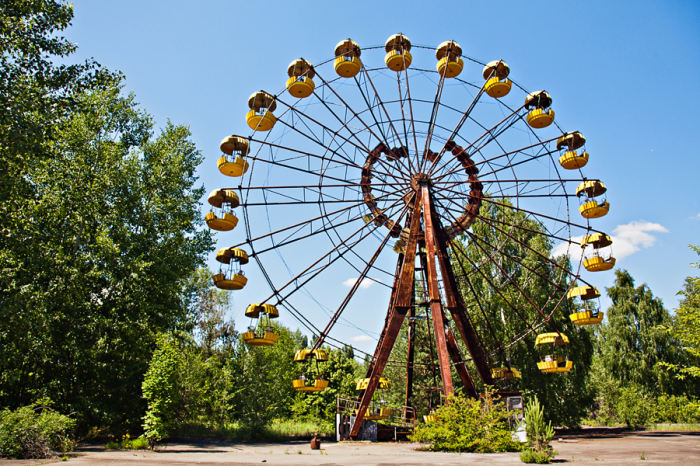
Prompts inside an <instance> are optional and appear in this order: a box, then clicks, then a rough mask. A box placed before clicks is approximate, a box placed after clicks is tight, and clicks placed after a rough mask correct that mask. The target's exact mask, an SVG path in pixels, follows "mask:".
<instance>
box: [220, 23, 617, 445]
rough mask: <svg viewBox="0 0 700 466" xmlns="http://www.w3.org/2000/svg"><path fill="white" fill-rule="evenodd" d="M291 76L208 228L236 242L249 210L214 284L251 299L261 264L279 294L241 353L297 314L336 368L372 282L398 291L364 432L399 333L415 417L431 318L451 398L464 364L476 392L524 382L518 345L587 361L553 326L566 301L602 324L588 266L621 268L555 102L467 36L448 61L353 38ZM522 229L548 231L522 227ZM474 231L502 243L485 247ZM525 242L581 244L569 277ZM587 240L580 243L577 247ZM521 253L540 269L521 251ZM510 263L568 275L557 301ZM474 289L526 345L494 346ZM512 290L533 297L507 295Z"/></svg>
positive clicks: (249, 143) (257, 318) (260, 121)
mask: <svg viewBox="0 0 700 466" xmlns="http://www.w3.org/2000/svg"><path fill="white" fill-rule="evenodd" d="M414 55H415V57H414ZM432 55H434V58H433V57H432ZM435 60H437V62H435ZM432 66H435V69H433V68H432ZM287 74H288V79H287V81H286V85H285V86H284V88H283V89H282V90H281V91H280V92H279V93H277V94H274V93H269V92H266V91H259V92H255V93H254V94H253V95H251V97H250V99H249V101H248V106H249V112H248V113H247V115H246V122H247V124H248V126H249V127H250V129H251V133H250V135H249V136H236V135H232V136H228V137H226V138H224V140H223V141H222V143H221V150H222V152H223V154H222V156H221V158H220V159H219V160H218V168H219V170H220V172H221V173H222V174H224V175H227V176H230V177H234V178H237V179H238V180H239V181H240V184H239V185H238V186H235V187H232V188H222V189H217V190H215V191H213V192H212V194H211V195H210V196H209V203H210V204H211V206H212V211H211V212H210V213H209V214H207V218H206V220H207V224H208V225H209V226H210V227H211V228H213V229H216V230H223V231H227V230H232V229H234V228H235V227H236V226H237V224H238V223H239V221H238V218H237V217H236V216H235V212H236V211H239V212H240V211H242V218H243V222H242V223H243V224H244V225H243V228H241V227H240V226H239V227H238V229H239V230H241V229H242V230H243V231H244V232H245V236H246V238H245V240H241V241H239V244H236V245H235V246H231V247H228V248H224V249H222V250H220V251H219V252H218V253H217V260H218V261H219V262H221V263H222V267H221V270H220V271H219V272H218V273H217V274H216V275H215V276H214V284H215V285H216V286H217V287H219V288H222V289H230V290H236V289H241V288H243V287H244V286H245V285H246V283H247V278H246V276H245V273H244V268H245V267H243V266H245V264H247V263H248V262H249V261H250V260H251V259H254V260H255V262H256V263H257V265H258V266H259V268H260V270H261V272H262V276H263V277H264V278H265V280H266V281H267V282H268V284H269V286H270V289H271V294H270V295H269V296H267V297H266V298H265V299H263V300H261V302H260V303H254V304H251V305H250V306H248V308H247V310H246V315H247V316H249V317H251V319H252V325H251V327H250V328H249V330H248V332H246V333H245V334H244V335H243V339H244V341H245V342H246V343H247V344H249V345H257V346H265V345H272V344H275V343H276V342H277V335H276V334H275V332H274V328H273V327H272V326H271V325H270V324H269V320H270V319H273V318H276V317H278V315H279V312H280V311H279V310H278V308H279V309H284V310H286V311H287V312H288V313H290V314H291V315H292V316H294V317H295V318H296V319H297V320H298V321H299V322H300V323H301V324H302V325H303V326H304V327H305V328H306V329H307V330H308V331H309V332H310V333H312V334H313V335H314V336H315V337H317V338H316V340H315V343H314V345H313V347H312V348H309V349H306V350H303V351H300V352H299V353H297V355H296V357H295V360H298V361H308V360H315V361H316V363H317V364H318V363H319V362H320V363H321V364H322V363H323V361H324V360H327V358H328V355H327V354H326V352H325V351H324V350H323V349H322V345H323V344H329V345H331V346H339V345H344V344H345V343H344V342H343V341H341V340H340V339H338V338H337V337H335V336H334V335H333V332H332V330H333V328H334V326H335V325H336V323H338V322H339V320H341V319H343V313H344V311H346V310H347V309H348V308H349V307H352V306H351V303H352V302H353V299H354V298H356V296H357V292H358V289H360V288H361V287H362V286H363V284H372V283H374V284H377V286H383V287H385V288H386V289H387V291H389V295H390V298H389V302H388V303H376V304H373V307H374V308H373V309H372V310H371V311H372V312H384V311H383V310H381V309H382V305H387V304H388V310H387V311H386V318H385V321H384V326H383V329H382V330H381V333H380V334H379V337H378V344H377V347H376V350H375V352H374V353H373V354H371V355H370V356H371V362H370V365H369V370H368V373H367V375H366V379H364V380H362V381H360V383H358V387H360V395H359V398H358V401H359V403H358V409H357V412H356V413H355V414H356V418H357V420H358V421H357V422H355V425H354V426H353V428H352V433H351V435H353V436H355V435H357V432H358V429H359V427H360V424H361V420H362V419H368V418H369V417H368V413H367V408H368V406H369V405H370V401H371V399H372V396H373V394H374V392H375V390H376V389H377V388H378V387H379V385H380V384H381V383H385V380H384V379H383V378H381V376H382V373H383V371H384V369H385V367H386V365H387V363H389V358H390V353H391V350H392V348H393V346H394V343H395V341H396V338H397V335H398V334H399V331H400V329H401V327H402V325H408V326H409V330H408V331H409V351H408V356H407V361H403V363H404V364H405V366H406V368H407V371H408V374H407V380H408V383H407V393H406V404H407V405H410V393H409V392H410V390H411V388H410V387H411V383H410V380H411V377H412V368H413V361H412V353H411V348H410V344H411V339H410V335H411V332H415V329H414V328H413V327H412V326H414V325H415V319H416V318H417V316H419V315H421V314H422V315H423V316H424V318H425V319H426V320H427V321H428V322H429V325H430V327H431V328H432V337H431V338H434V347H435V356H436V360H437V366H438V367H439V375H440V379H441V382H442V387H441V389H442V392H443V393H444V394H450V393H452V392H453V390H454V388H453V383H452V373H451V368H452V367H454V368H455V369H456V373H457V374H458V376H459V378H460V380H461V382H462V384H463V386H464V390H465V392H466V393H467V394H469V395H471V396H478V394H477V391H476V388H475V384H474V377H478V378H480V379H481V380H482V381H483V382H484V383H488V384H494V383H496V382H498V380H510V379H514V378H517V377H519V373H518V370H517V369H516V368H514V367H511V366H510V364H509V362H508V361H509V360H508V357H507V355H506V353H507V351H508V348H510V347H511V346H512V345H513V344H514V343H515V342H516V341H521V340H522V339H523V338H525V337H527V336H528V335H533V334H537V333H539V334H538V335H537V338H536V341H535V344H537V345H539V346H541V347H544V348H546V350H545V351H543V352H542V354H543V356H542V360H541V362H540V363H538V368H539V369H540V370H541V371H542V372H545V373H557V372H567V371H570V370H571V368H572V361H570V360H568V358H567V357H566V353H565V351H563V350H562V349H563V348H565V346H566V344H567V343H568V341H569V340H568V337H567V336H566V335H564V334H563V333H561V332H560V331H559V330H558V329H557V327H556V325H554V323H553V322H554V319H553V316H555V313H556V312H557V310H558V309H560V308H561V304H562V303H563V302H567V300H568V301H569V302H572V303H574V304H575V305H574V306H573V307H572V306H568V308H569V309H573V310H572V311H571V313H570V315H568V319H570V321H571V322H573V323H574V324H577V325H591V324H597V323H600V321H601V320H602V317H603V316H602V313H600V312H599V311H598V309H597V308H596V306H595V305H590V302H589V301H588V300H592V299H595V298H597V297H598V296H599V292H598V290H597V289H596V288H595V287H594V286H592V285H590V284H588V283H587V282H586V281H585V280H583V279H582V278H581V277H580V275H579V274H578V271H579V270H580V266H581V265H583V266H584V268H585V269H587V270H589V271H602V270H609V269H611V268H612V267H613V265H614V258H613V257H612V255H611V252H610V245H611V243H612V241H611V239H610V237H609V236H607V235H605V234H604V233H602V232H600V231H596V230H594V229H592V228H591V226H590V224H589V220H590V219H595V218H599V217H602V216H604V215H605V214H606V213H607V212H608V209H609V207H610V205H609V203H608V202H607V200H606V199H605V192H606V187H605V185H604V184H603V183H602V182H600V180H597V179H588V178H586V177H584V175H583V172H582V170H581V169H582V168H583V167H584V166H585V165H586V164H587V162H588V158H589V155H588V152H587V151H586V147H585V143H586V140H585V138H584V136H583V135H582V134H581V133H580V132H578V131H565V130H563V129H562V128H560V127H559V126H558V124H557V123H556V122H555V113H554V110H553V99H552V97H551V96H550V95H549V94H548V93H547V92H545V91H537V92H528V91H526V90H525V89H524V88H523V87H521V86H520V85H519V84H517V83H516V82H515V81H513V80H511V78H512V76H511V73H510V68H509V66H508V65H507V64H506V62H504V61H503V60H496V61H491V62H488V63H485V62H482V61H479V60H477V59H474V58H470V57H468V56H466V55H465V54H463V50H462V48H461V47H460V45H459V44H457V43H456V42H455V41H447V42H444V43H442V44H440V45H439V46H438V47H437V48H435V47H427V46H418V45H412V44H411V42H410V40H409V39H408V37H406V36H405V35H403V34H395V35H393V36H391V37H390V38H389V39H388V40H387V41H386V44H385V45H384V46H376V47H367V48H361V47H360V46H359V45H358V44H357V43H355V42H354V41H352V40H350V39H348V40H344V41H341V42H340V43H338V45H337V46H336V48H335V57H334V58H332V59H329V60H326V61H323V62H320V63H316V64H312V63H311V62H309V61H307V60H306V59H303V58H302V59H297V60H294V61H293V62H292V63H291V64H290V65H289V67H288V70H287ZM576 198H578V202H576ZM574 202H576V203H577V204H579V205H578V206H572V204H573V203H574ZM489 206H492V207H493V206H497V207H498V208H502V209H505V210H508V211H512V212H514V213H518V214H519V216H511V217H510V218H511V219H510V220H508V221H506V222H504V221H502V220H498V219H494V218H492V217H489V216H487V215H484V211H485V210H487V208H488V207H489ZM523 219H528V220H530V221H533V222H536V224H537V225H539V226H540V228H538V229H536V230H533V229H532V228H528V227H526V226H524V223H523ZM477 222H482V223H483V224H484V225H485V226H486V227H487V228H488V229H489V230H490V231H491V232H492V233H493V234H492V235H491V236H489V237H488V238H486V237H482V236H480V235H478V234H475V233H474V232H473V231H472V230H473V229H472V226H473V225H474V224H475V223H477ZM518 230H528V231H530V232H531V233H532V232H534V233H535V234H536V235H540V236H542V237H543V238H545V239H546V240H547V241H553V242H554V241H558V242H560V243H561V244H564V245H565V246H566V247H567V249H568V245H571V244H576V243H580V245H581V247H582V248H583V255H582V256H581V258H580V262H579V263H578V264H574V266H572V267H566V266H563V265H562V264H561V262H559V261H557V260H555V258H553V257H550V256H548V255H545V254H542V253H541V252H538V251H537V250H535V249H534V248H532V247H531V246H529V245H528V244H524V243H522V242H521V241H520V240H519V239H518V235H517V233H518ZM579 236H580V237H582V239H581V240H580V241H579V240H574V239H572V238H574V237H579ZM465 243H470V244H473V245H474V247H476V248H477V249H478V250H480V251H481V252H482V253H483V255H482V260H481V261H480V262H478V261H477V262H475V261H473V260H472V258H470V257H469V256H468V255H467V254H466V252H465V249H464V247H460V244H465ZM513 244H517V245H518V246H519V247H520V248H524V249H525V250H528V252H529V253H530V255H531V256H534V257H535V260H534V261H532V260H530V261H529V262H528V261H525V260H523V259H521V258H520V259H519V258H518V257H516V256H514V255H513V254H512V252H509V251H511V250H510V249H509V245H513ZM505 259H507V260H511V261H515V263H516V264H517V265H518V267H519V268H522V269H527V270H528V271H530V272H532V273H533V274H535V275H538V276H543V277H544V276H555V277H558V278H557V279H555V280H554V282H553V283H552V284H553V285H554V289H555V292H553V293H552V294H551V296H548V297H547V298H546V299H544V300H542V299H540V300H539V302H537V303H536V302H535V301H536V300H535V299H533V298H531V297H530V296H528V295H527V292H526V291H525V290H524V289H523V288H522V287H520V286H519V285H518V283H517V281H516V280H515V279H514V277H513V276H512V273H509V271H507V270H505V269H504V266H503V262H504V260H505ZM486 265H488V266H489V267H490V268H491V269H494V268H495V269H496V270H497V271H498V272H499V273H500V274H501V282H500V283H499V282H497V280H496V279H495V278H494V277H493V276H489V274H488V273H486V272H485V269H486ZM341 268H342V270H351V271H353V273H354V274H356V275H357V278H356V279H354V281H352V280H351V283H350V285H351V286H350V289H349V291H348V292H347V293H346V294H344V295H343V296H340V297H338V298H337V299H336V300H335V302H333V303H332V304H331V305H325V304H323V303H321V302H320V300H321V299H317V296H324V297H326V299H329V300H330V301H333V298H328V294H327V293H326V292H325V290H324V288H327V287H328V283H329V282H328V280H331V279H332V278H331V277H334V276H336V275H337V274H338V273H341V272H338V270H340V269H341ZM470 277H472V278H477V277H478V278H480V279H481V280H482V282H483V283H486V284H487V288H488V289H487V290H486V291H487V294H490V295H494V296H495V295H499V296H500V297H501V298H502V299H503V302H504V303H506V308H507V309H506V310H505V311H501V312H502V314H501V316H502V320H503V322H504V323H505V322H506V321H507V320H514V321H518V322H519V323H520V328H521V329H520V330H519V331H518V332H514V333H512V334H510V335H507V336H506V337H503V336H502V335H501V337H500V338H499V337H498V336H497V333H498V332H494V331H493V328H494V327H497V326H498V325H500V324H499V322H494V321H493V319H491V320H489V317H488V316H487V315H486V314H485V313H484V312H483V303H482V300H483V299H484V296H483V293H484V290H480V291H477V290H476V289H475V288H474V286H473V285H472V283H471V281H470ZM548 280H550V281H551V279H548ZM577 285H580V286H577ZM505 286H509V287H511V288H512V289H513V290H515V291H516V293H519V294H520V295H522V296H521V297H522V298H523V299H519V300H516V299H513V298H512V296H511V297H510V299H509V298H508V297H506V296H504V292H503V290H504V287H505ZM516 301H517V302H516ZM523 302H524V303H525V307H528V308H529V312H525V311H524V309H523V304H519V303H523ZM310 304H315V305H318V306H319V307H322V308H323V309H325V310H326V312H327V314H328V322H327V323H326V324H325V326H321V325H318V324H317V322H314V321H313V320H312V319H309V318H308V313H307V312H306V311H305V310H304V308H305V306H308V305H310ZM566 317H567V316H565V318H566ZM543 330H548V331H546V332H543ZM467 361H470V362H471V363H470V365H468V364H467ZM293 383H294V387H295V388H296V389H297V390H299V391H308V392H314V391H322V390H324V389H325V388H326V387H327V386H328V381H327V380H325V378H324V377H323V375H322V370H318V371H317V372H316V374H315V375H314V376H311V377H309V378H307V377H302V378H300V379H298V380H294V381H293Z"/></svg>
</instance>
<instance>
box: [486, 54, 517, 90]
mask: <svg viewBox="0 0 700 466" xmlns="http://www.w3.org/2000/svg"><path fill="white" fill-rule="evenodd" d="M509 74H510V68H509V67H508V64H507V63H506V62H504V61H503V60H494V61H491V62H489V63H487V64H486V66H485V67H484V71H483V72H482V75H483V77H484V79H485V80H486V83H484V92H486V94H488V95H489V96H491V97H493V98H494V99H500V98H501V97H505V96H507V95H508V93H509V92H510V89H511V87H512V85H513V83H512V82H511V81H510V79H508V75H509Z"/></svg>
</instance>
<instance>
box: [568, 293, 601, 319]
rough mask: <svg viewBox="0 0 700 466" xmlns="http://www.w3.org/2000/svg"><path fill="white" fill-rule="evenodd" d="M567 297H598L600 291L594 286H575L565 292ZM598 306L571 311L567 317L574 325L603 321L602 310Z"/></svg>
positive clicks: (571, 298)
mask: <svg viewBox="0 0 700 466" xmlns="http://www.w3.org/2000/svg"><path fill="white" fill-rule="evenodd" d="M566 297H567V299H570V300H573V299H574V298H577V297H578V298H580V299H582V300H584V301H588V300H591V299H596V298H599V297H600V292H599V291H598V290H597V289H596V287H594V286H577V287H575V288H572V289H571V290H569V292H568V293H567V294H566ZM599 307H600V306H598V307H595V308H593V309H585V310H583V311H578V312H572V313H571V314H569V319H571V322H573V323H574V324H575V325H597V324H599V323H601V322H602V321H603V317H604V316H605V313H604V312H600V309H599Z"/></svg>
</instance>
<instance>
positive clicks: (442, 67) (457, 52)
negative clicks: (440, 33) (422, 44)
mask: <svg viewBox="0 0 700 466" xmlns="http://www.w3.org/2000/svg"><path fill="white" fill-rule="evenodd" d="M461 56H462V47H460V46H459V44H458V43H457V42H455V41H453V40H448V41H445V42H443V43H442V44H440V45H438V47H437V49H435V58H437V60H438V62H437V65H436V67H437V71H438V73H440V76H443V75H444V76H445V77H446V78H454V77H457V76H459V74H460V73H461V72H462V69H464V61H463V60H462V59H461V58H460V57H461Z"/></svg>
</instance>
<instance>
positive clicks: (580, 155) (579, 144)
mask: <svg viewBox="0 0 700 466" xmlns="http://www.w3.org/2000/svg"><path fill="white" fill-rule="evenodd" d="M585 145H586V138H585V137H583V134H581V133H579V132H578V131H572V132H570V133H565V134H564V135H563V136H562V137H560V138H559V139H557V150H558V151H559V153H560V154H561V156H560V157H559V165H561V166H562V167H563V168H564V169H566V170H577V169H579V168H583V167H584V166H585V165H586V164H587V163H588V152H586V149H585ZM579 149H581V151H580V152H579Z"/></svg>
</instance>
